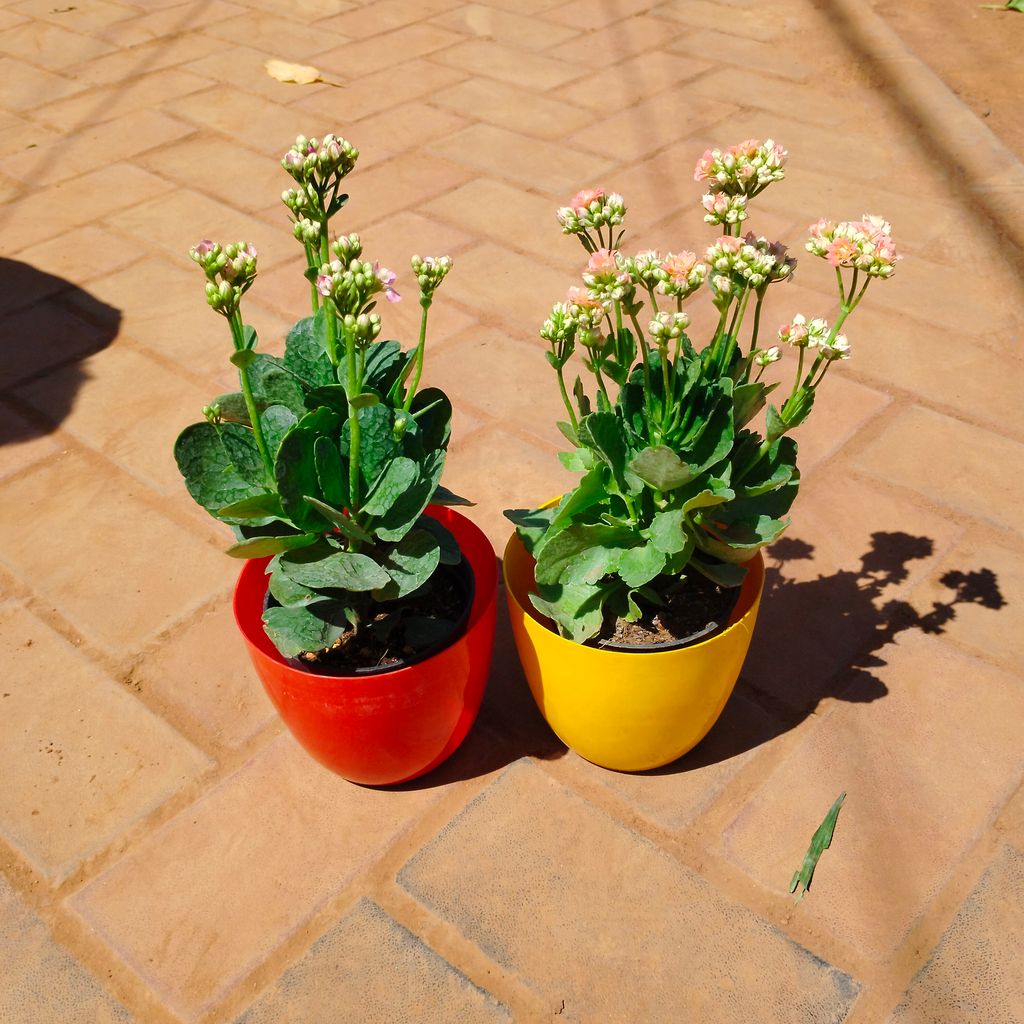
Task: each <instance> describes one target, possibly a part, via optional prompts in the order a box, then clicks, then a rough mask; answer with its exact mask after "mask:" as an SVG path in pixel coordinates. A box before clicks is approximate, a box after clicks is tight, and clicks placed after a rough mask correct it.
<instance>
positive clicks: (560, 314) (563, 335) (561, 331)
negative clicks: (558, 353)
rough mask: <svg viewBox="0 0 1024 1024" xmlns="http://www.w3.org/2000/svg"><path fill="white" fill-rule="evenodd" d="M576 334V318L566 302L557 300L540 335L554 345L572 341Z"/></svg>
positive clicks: (542, 326) (542, 325) (541, 328)
mask: <svg viewBox="0 0 1024 1024" xmlns="http://www.w3.org/2000/svg"><path fill="white" fill-rule="evenodd" d="M575 335H576V320H575V318H574V317H573V315H572V314H571V313H570V312H569V306H568V305H567V304H566V303H564V302H556V303H555V304H554V305H553V306H552V307H551V316H549V317H548V318H547V319H546V320H545V321H544V323H543V324H541V327H540V336H541V337H542V338H543V339H544V340H545V341H549V342H551V344H552V345H561V344H563V343H565V342H566V341H571V340H572V339H573V338H574V337H575Z"/></svg>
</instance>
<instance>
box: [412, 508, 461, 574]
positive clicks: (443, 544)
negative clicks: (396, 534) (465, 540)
mask: <svg viewBox="0 0 1024 1024" xmlns="http://www.w3.org/2000/svg"><path fill="white" fill-rule="evenodd" d="M416 528H417V529H418V530H426V531H427V532H428V533H429V534H431V535H432V536H433V538H434V539H435V540H436V541H437V545H438V548H439V549H440V551H441V564H442V565H458V564H459V563H460V562H461V561H462V549H461V548H460V547H459V542H458V541H457V540H456V539H455V536H454V534H453V533H452V532H451V530H449V529H448V528H447V527H446V526H442V525H441V524H440V523H439V522H438V521H437V520H436V519H435V518H434V517H433V516H420V517H419V519H417V520H416Z"/></svg>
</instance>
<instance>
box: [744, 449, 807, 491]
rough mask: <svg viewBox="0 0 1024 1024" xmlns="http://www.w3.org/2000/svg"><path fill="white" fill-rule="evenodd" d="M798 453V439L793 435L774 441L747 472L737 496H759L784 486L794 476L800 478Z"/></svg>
mask: <svg viewBox="0 0 1024 1024" xmlns="http://www.w3.org/2000/svg"><path fill="white" fill-rule="evenodd" d="M796 453H797V446H796V441H794V440H793V438H791V437H780V438H778V439H777V440H775V441H774V442H772V444H771V445H770V446H769V448H768V451H767V452H766V453H765V455H764V457H763V458H761V459H760V460H759V461H758V462H757V464H756V465H755V466H754V467H753V469H752V470H751V471H750V472H749V473H747V475H746V477H745V478H744V483H743V486H742V487H739V488H738V489H737V491H736V497H738V498H741V499H746V498H757V497H760V496H761V495H762V494H767V493H768V492H769V491H774V490H776V489H778V488H779V487H782V486H783V484H787V483H789V482H790V480H793V479H794V477H795V478H796V479H797V480H799V472H798V471H797V468H796Z"/></svg>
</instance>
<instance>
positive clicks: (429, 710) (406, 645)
mask: <svg viewBox="0 0 1024 1024" xmlns="http://www.w3.org/2000/svg"><path fill="white" fill-rule="evenodd" d="M358 155H359V153H358V150H356V149H355V148H354V147H353V146H352V145H351V144H350V143H348V142H347V141H346V140H345V139H342V138H339V137H336V136H333V135H327V136H325V137H324V138H323V139H321V140H318V139H307V138H305V137H303V136H300V137H299V138H298V139H297V140H296V142H295V144H294V145H293V146H292V147H291V148H290V149H289V150H288V152H287V153H286V154H285V156H284V159H283V160H282V161H281V162H282V165H283V167H284V169H285V170H286V171H287V172H288V174H289V175H291V177H292V179H293V187H291V188H289V189H288V190H286V191H285V192H284V193H283V195H282V198H283V201H284V203H285V205H286V206H287V207H288V209H289V211H290V212H291V215H292V221H293V232H294V235H295V237H296V239H297V240H298V241H299V242H300V243H301V245H302V247H303V249H304V252H305V265H304V268H303V269H304V271H305V276H306V278H307V280H308V281H309V283H310V296H311V307H312V308H311V315H310V316H307V317H305V318H303V319H301V320H299V321H298V323H296V324H295V326H294V327H293V328H292V329H291V331H290V332H289V333H288V336H287V340H286V343H285V348H284V355H283V357H282V358H278V357H276V356H273V355H269V354H266V353H261V352H258V351H257V335H256V331H255V329H254V328H252V327H250V326H248V325H247V324H245V323H244V322H243V319H242V312H241V302H242V296H243V295H244V294H245V293H246V291H248V289H249V288H250V286H251V285H252V284H253V282H254V279H255V277H256V267H257V256H256V250H255V248H254V247H253V246H252V245H251V244H247V243H244V242H239V243H237V244H230V245H225V246H221V245H218V244H216V243H214V242H211V241H202V242H200V243H199V244H198V245H196V246H195V247H194V248H193V249H192V250H191V257H192V259H193V260H194V261H195V262H196V263H197V264H198V265H199V267H200V268H201V269H202V271H203V273H204V274H205V277H206V296H207V301H208V303H209V305H210V306H211V307H212V308H213V309H214V310H215V311H216V312H217V313H219V314H220V315H221V316H223V317H224V318H225V320H226V321H227V325H228V328H229V331H230V337H231V342H232V351H231V354H230V359H231V362H232V363H233V364H234V366H235V367H236V368H237V371H238V377H239V390H238V391H237V392H234V393H230V394H226V395H221V396H220V397H219V398H217V399H215V400H214V401H213V402H211V403H210V405H209V406H207V407H206V408H205V409H204V410H203V412H204V415H205V420H204V421H203V422H200V423H195V424H193V425H192V426H189V427H187V428H186V429H185V430H184V431H183V432H182V433H181V435H180V436H179V437H178V440H177V442H176V444H175V450H174V454H175V458H176V459H177V463H178V467H179V468H180V470H181V473H182V475H183V476H184V478H185V484H186V486H187V488H188V490H189V493H190V494H191V495H192V497H193V498H194V499H195V500H196V501H197V502H198V503H199V504H200V505H202V506H203V508H205V509H206V510H207V511H208V512H209V513H210V514H211V515H212V516H214V518H216V519H219V520H220V521H221V522H223V523H226V524H228V525H229V526H230V527H231V528H232V529H233V530H234V533H235V538H236V539H235V543H234V544H232V545H231V546H230V547H229V548H228V554H230V555H232V556H234V557H236V558H242V559H246V560H247V561H246V564H245V566H244V568H243V570H242V573H241V576H240V578H239V583H238V586H237V588H236V592H235V615H236V619H237V621H238V624H239V627H240V629H241V631H242V634H243V636H244V638H245V640H246V642H247V645H248V647H249V652H250V655H251V657H252V660H253V663H254V665H255V668H256V670H257V672H258V674H259V676H260V678H261V680H262V681H263V684H264V686H265V688H266V690H267V692H268V694H269V695H270V698H271V700H272V701H273V702H274V704H275V706H276V707H277V709H278V711H279V712H280V713H281V715H282V717H283V718H284V720H285V722H286V724H288V726H289V728H290V729H291V730H292V732H293V733H294V734H295V736H296V737H297V738H298V740H299V741H300V742H301V743H302V744H303V745H304V746H305V747H306V749H307V750H308V751H309V752H310V753H311V754H313V756H314V757H316V758H317V759H318V760H320V761H322V762H323V763H324V764H326V765H327V766H328V767H331V768H333V769H334V770H336V771H338V772H339V773H340V774H342V775H345V776H346V777H347V778H350V779H352V780H354V781H358V782H365V783H373V784H383V783H393V782H398V781H402V780H405V779H408V778H412V777H415V776H416V775H419V774H422V773H423V772H425V771H429V770H430V769H431V768H432V767H434V766H435V765H436V764H438V763H440V761H441V760H443V759H444V758H445V757H447V756H448V755H449V754H451V753H452V751H453V750H454V749H455V748H456V747H457V746H458V744H459V743H460V742H461V741H462V739H463V737H464V736H465V734H466V732H467V730H468V729H469V726H470V725H471V724H472V721H473V719H474V717H475V715H476V711H477V709H478V707H479V703H480V699H481V697H482V693H483V687H484V684H485V681H486V678H487V673H488V668H489V663H490V654H491V644H492V639H493V630H494V614H495V611H494V606H495V590H496V569H495V565H494V553H493V551H492V550H491V547H490V545H489V543H488V542H487V540H486V538H485V537H484V536H483V534H482V533H481V532H480V531H479V530H478V529H477V528H476V527H475V526H473V524H472V523H470V522H469V520H467V519H466V518H465V517H463V516H461V515H459V514H458V513H456V512H455V511H454V510H453V509H452V508H451V507H450V506H452V505H456V504H468V502H466V501H464V499H461V498H458V497H457V496H455V495H453V494H451V493H450V492H448V491H447V490H446V489H445V488H444V487H443V486H442V485H441V483H440V481H441V474H442V472H443V470H444V466H445V457H446V451H447V447H448V440H449V435H450V431H451V414H452V408H451V403H450V402H449V401H448V398H447V397H446V396H445V395H444V393H443V392H441V391H439V390H438V389H437V388H431V387H422V386H421V382H422V373H423V364H424V355H425V346H426V330H427V317H428V312H429V310H430V307H431V304H432V302H433V299H434V295H435V292H436V291H437V288H438V287H439V285H440V284H441V282H442V281H443V280H444V278H445V276H446V275H447V274H448V272H449V270H450V268H451V260H450V259H449V258H448V257H446V256H442V257H439V258H433V257H425V258H421V257H419V256H414V257H413V258H412V271H413V274H414V275H415V281H416V284H417V286H418V290H419V303H420V306H421V309H422V314H421V326H420V332H419V339H418V342H417V344H416V345H415V346H413V347H412V348H411V349H409V350H403V349H402V346H401V345H400V344H399V342H397V341H392V340H383V339H381V337H380V332H381V320H380V315H379V313H378V312H376V311H375V307H376V305H377V301H378V299H379V298H384V299H385V300H387V301H389V302H396V301H398V300H399V298H400V297H399V295H398V292H397V291H396V290H395V287H394V285H395V279H396V275H395V274H394V273H393V272H391V271H389V270H387V269H385V268H383V267H381V266H380V265H379V264H378V263H376V262H371V261H370V260H369V259H367V258H366V257H365V256H364V254H363V251H362V244H361V242H360V239H359V236H358V235H356V234H347V235H341V236H340V237H337V238H334V239H333V240H332V238H331V235H330V222H331V218H332V217H333V216H334V215H335V214H337V213H338V211H339V210H341V209H342V207H344V206H345V205H346V203H347V200H348V196H347V195H346V194H345V193H343V192H342V183H343V180H344V179H345V177H346V176H347V175H348V174H349V173H350V172H351V171H352V169H353V168H354V166H355V163H356V159H357V157H358Z"/></svg>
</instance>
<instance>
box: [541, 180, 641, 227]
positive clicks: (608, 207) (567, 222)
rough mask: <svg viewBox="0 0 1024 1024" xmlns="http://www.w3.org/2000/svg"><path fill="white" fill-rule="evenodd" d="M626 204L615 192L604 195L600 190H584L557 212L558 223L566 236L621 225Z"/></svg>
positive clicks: (602, 190)
mask: <svg viewBox="0 0 1024 1024" xmlns="http://www.w3.org/2000/svg"><path fill="white" fill-rule="evenodd" d="M625 215H626V204H625V202H624V201H623V198H622V196H620V195H619V194H618V193H617V192H612V193H610V194H608V195H606V194H605V191H604V189H602V188H585V189H582V190H580V191H579V192H577V193H576V195H574V196H573V197H572V199H570V200H569V205H568V206H563V207H561V208H560V209H559V210H558V213H557V216H558V222H559V224H561V225H562V232H563V233H564V234H566V235H578V234H580V233H581V232H584V231H587V230H588V229H591V228H601V227H604V226H606V225H608V226H614V225H617V224H621V223H622V218H623V217H624V216H625Z"/></svg>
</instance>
